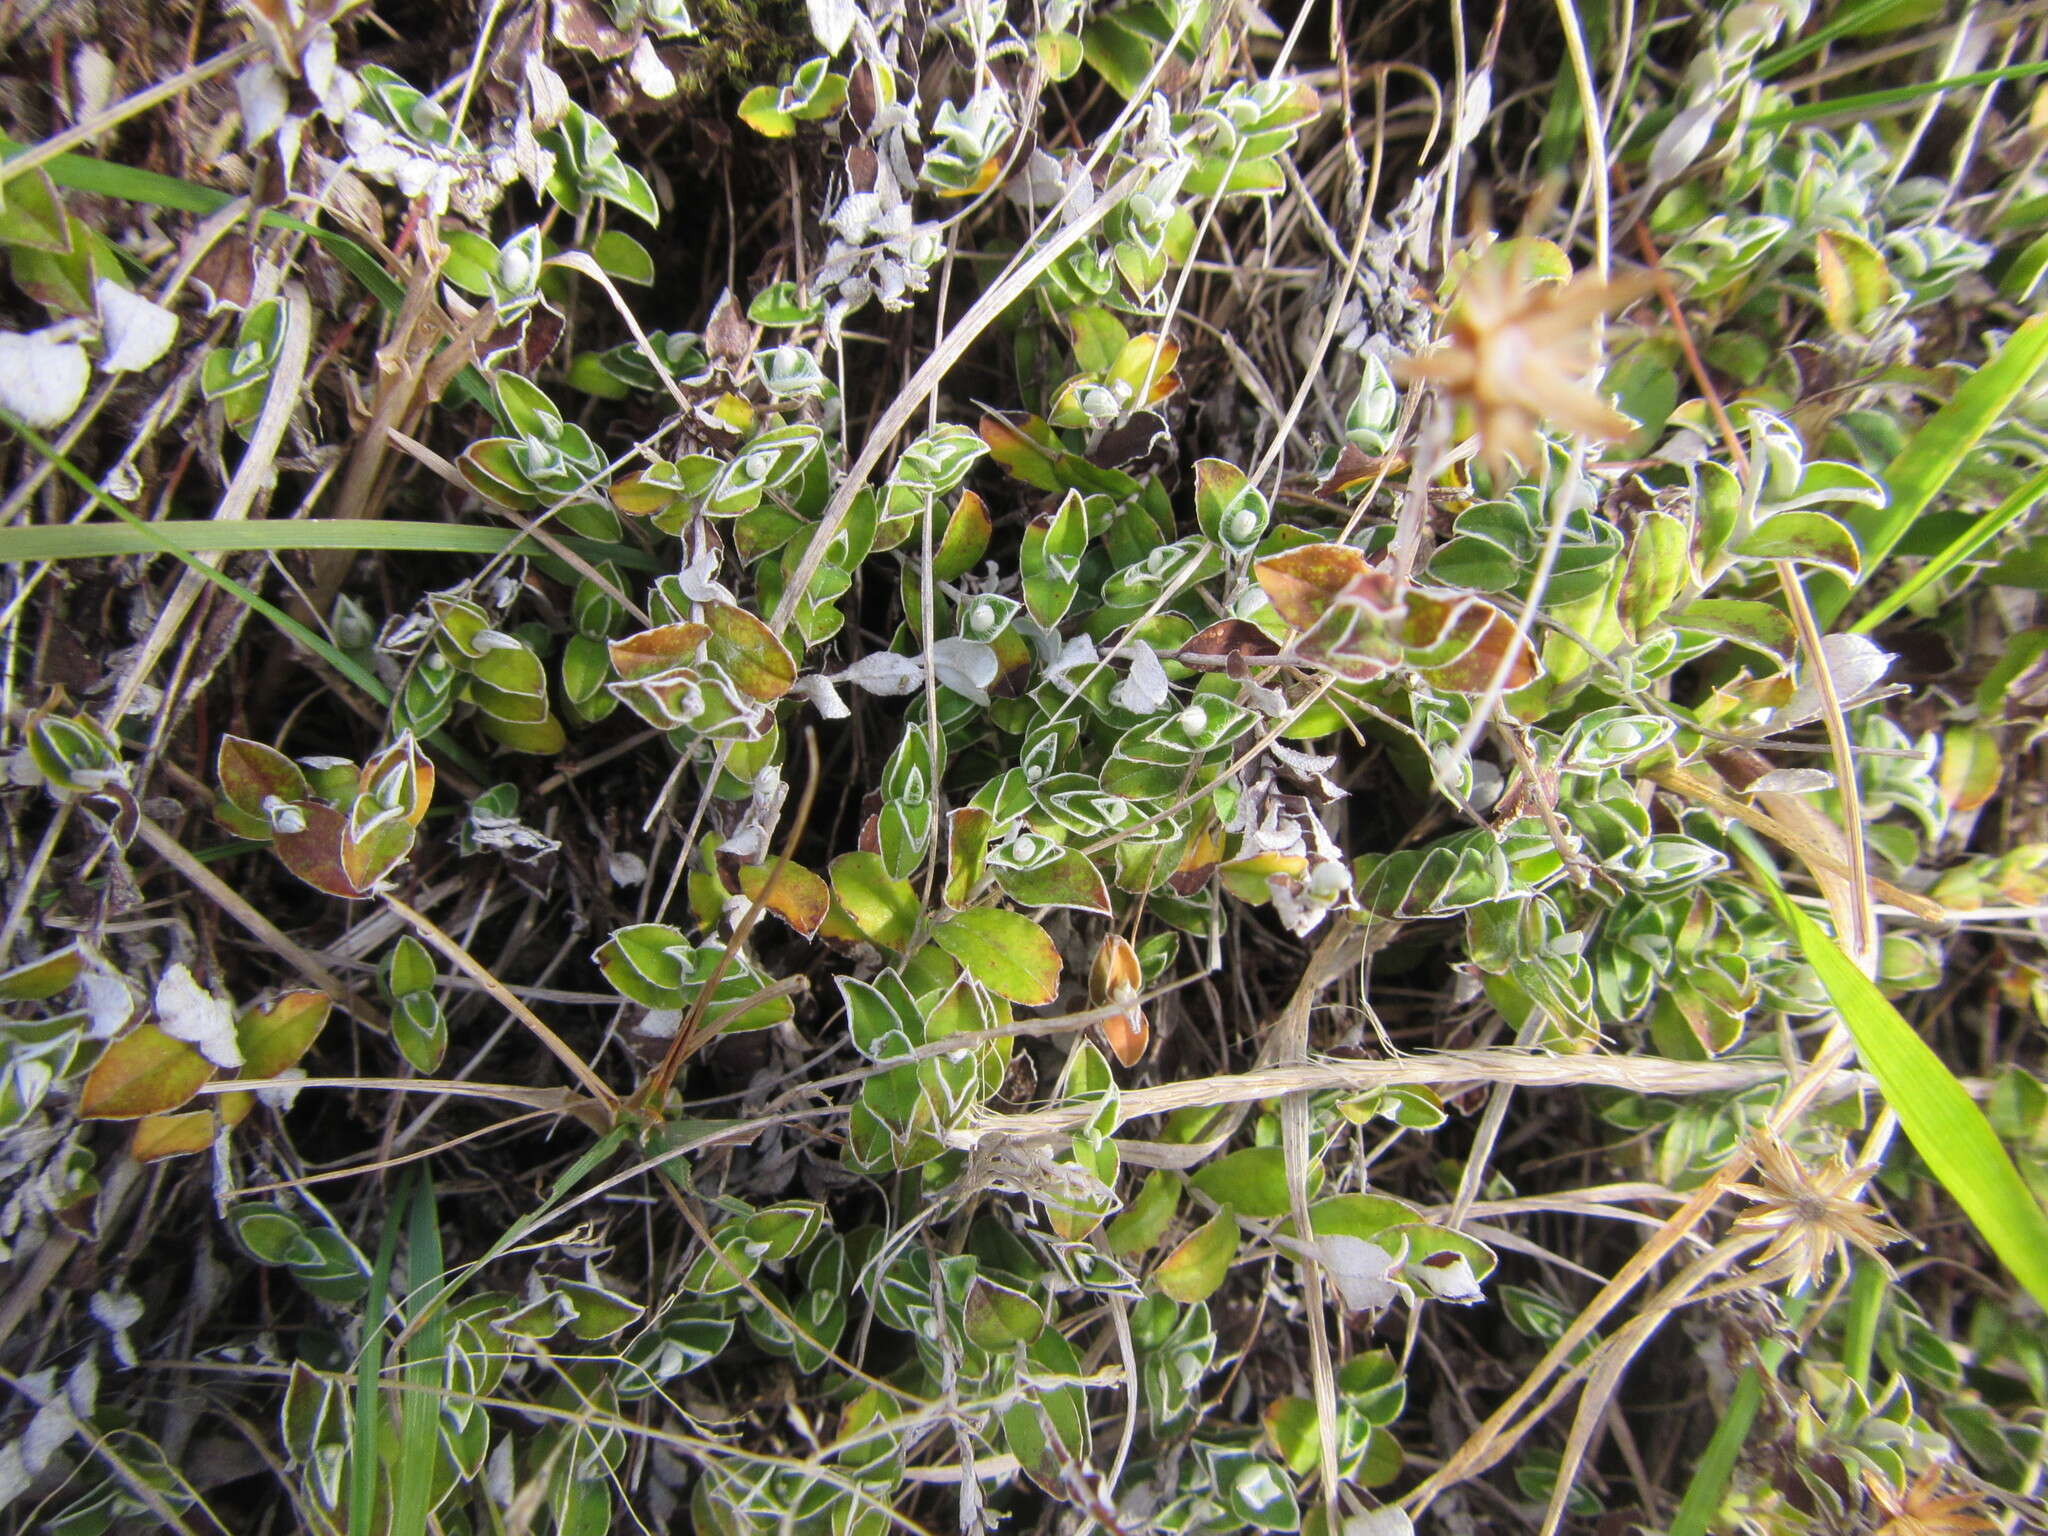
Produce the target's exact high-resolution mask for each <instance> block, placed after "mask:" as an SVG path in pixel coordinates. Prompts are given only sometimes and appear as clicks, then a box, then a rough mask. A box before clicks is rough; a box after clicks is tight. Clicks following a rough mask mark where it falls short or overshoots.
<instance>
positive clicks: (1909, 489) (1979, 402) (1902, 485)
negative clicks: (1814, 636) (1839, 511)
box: [1808, 315, 2048, 625]
mask: <svg viewBox="0 0 2048 1536" xmlns="http://www.w3.org/2000/svg"><path fill="white" fill-rule="evenodd" d="M2044 363H2048V315H2036V316H2034V317H2033V318H2032V319H2031V320H2029V321H2027V322H2026V324H2024V325H2022V326H2021V327H2020V328H2019V329H2018V330H2016V331H2014V332H2013V333H2012V334H2011V335H2010V336H2008V337H2007V338H2006V341H2005V345H2004V346H2002V347H2000V348H1999V349H1998V353H1997V355H1996V356H1994V357H1992V358H1991V359H1990V360H1989V361H1987V362H1986V363H1985V364H1984V366H1983V367H1981V368H1979V369H1978V370H1977V371H1976V372H1975V373H1973V374H1971V375H1970V376H1969V377H1968V378H1967V379H1965V380H1963V382H1962V384H1961V386H1960V387H1959V388H1958V389H1957V390H1956V392H1955V395H1954V396H1953V398H1951V399H1950V400H1949V401H1948V403H1947V404H1946V405H1944V406H1942V408H1941V409H1940V410H1938V411H1936V412H1935V413H1934V414H1933V415H1932V416H1930V417H1928V418H1927V420H1926V421H1924V422H1923V423H1921V425H1920V429H1919V430H1918V431H1917V432H1915V433H1914V434H1913V436H1912V439H1911V440H1910V441H1909V442H1908V443H1907V444H1906V446H1905V447H1904V448H1902V449H1901V450H1900V451H1899V456H1898V457H1897V458H1895V459H1893V460H1892V462H1891V467H1890V468H1889V469H1887V470H1886V471H1885V474H1884V481H1885V484H1886V486H1887V487H1889V488H1890V491H1891V499H1890V500H1889V502H1888V503H1887V504H1886V505H1884V506H1882V507H1865V508H1858V509H1857V510H1856V511H1854V512H1851V513H1849V514H1848V515H1847V516H1846V518H1845V521H1846V522H1847V523H1848V524H1849V527H1850V530H1851V531H1852V532H1853V533H1854V534H1855V535H1856V542H1857V543H1858V544H1859V545H1860V546H1862V550H1863V574H1862V575H1861V576H1860V577H1858V578H1857V584H1858V585H1859V586H1860V585H1862V584H1863V583H1865V582H1868V581H1869V580H1870V579H1871V577H1872V576H1873V575H1875V574H1876V573H1877V571H1878V570H1880V569H1881V568H1882V567H1883V565H1884V562H1885V560H1886V558H1887V557H1888V556H1889V555H1890V554H1891V552H1892V549H1893V547H1894V546H1895V545H1897V543H1898V542H1899V540H1900V538H1901V537H1902V536H1903V535H1904V534H1905V532H1906V530H1907V529H1908V528H1910V527H1911V526H1912V524H1913V520H1914V519H1915V518H1917V517H1919V516H1920V514H1921V513H1923V512H1925V511H1926V510H1927V509H1928V507H1929V506H1931V505H1932V504H1933V502H1934V499H1935V498H1936V497H1937V496H1939V495H1940V494H1941V492H1942V490H1943V489H1944V488H1945V487H1946V486H1947V485H1948V483H1949V481H1950V480H1951V479H1952V478H1953V477H1954V476H1955V472H1956V471H1957V470H1958V469H1959V468H1961V467H1962V463H1963V460H1964V459H1965V458H1967V457H1968V456H1969V454H1970V453H1971V451H1972V450H1973V449H1975V448H1976V446H1977V444H1978V442H1979V441H1980V440H1981V439H1982V438H1983V436H1984V434H1985V433H1986V432H1989V431H1990V430H1991V429H1992V428H1993V427H1994V426H1996V425H1997V424H1998V423H1999V421H2001V420H2002V419H2004V417H2005V415H2006V412H2007V411H2008V410H2009V409H2010V408H2011V405H2012V402H2013V401H2014V400H2015V399H2017V398H2018V397H2019V395H2020V393H2021V392H2022V391H2023V390H2025V389H2026V388H2027V386H2028V385H2029V384H2031V383H2032V382H2033V379H2034V376H2035V374H2037V373H2039V372H2040V371H2041V368H2042V365H2043V364H2044ZM1808 591H1809V594H1810V595H1811V597H1812V599H1813V607H1814V615H1815V617H1816V618H1818V619H1819V620H1820V622H1821V623H1822V624H1823V625H1827V624H1831V623H1833V622H1834V621H1835V619H1836V618H1837V617H1838V616H1839V615H1840V614H1841V611H1842V609H1843V607H1844V606H1845V605H1846V604H1847V603H1848V601H1849V594H1850V591H1851V588H1850V587H1849V585H1848V584H1847V583H1846V582H1844V581H1843V580H1842V579H1841V578H1840V577H1838V576H1834V575H1831V574H1828V573H1825V572H1821V573H1817V574H1816V575H1815V577H1814V578H1813V580H1812V581H1811V582H1810V584H1809V587H1808Z"/></svg>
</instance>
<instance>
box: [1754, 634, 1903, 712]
mask: <svg viewBox="0 0 2048 1536" xmlns="http://www.w3.org/2000/svg"><path fill="white" fill-rule="evenodd" d="M1820 649H1821V654H1822V655H1823V656H1825V657H1826V658H1827V665H1828V677H1829V679H1830V681H1832V682H1833V683H1834V685H1835V697H1836V698H1837V699H1838V700H1840V701H1841V705H1842V707H1843V708H1844V709H1847V708H1849V706H1850V705H1852V704H1854V703H1856V702H1857V701H1858V700H1860V699H1862V698H1864V697H1865V696H1866V695H1868V694H1869V693H1870V692H1871V691H1872V690H1873V689H1875V688H1876V687H1877V685H1878V684H1879V683H1881V682H1883V681H1884V675H1885V673H1887V672H1889V671H1890V670H1891V665H1892V663H1893V662H1894V661H1896V660H1897V659H1898V658H1897V657H1895V656H1893V655H1892V653H1891V652H1890V651H1888V650H1886V649H1885V648H1884V647H1883V646H1881V645H1879V644H1878V643H1877V642H1876V641H1875V640H1872V639H1871V638H1870V637H1869V636H1868V635H1839V634H1838V635H1826V636H1823V637H1822V639H1821V642H1820ZM1803 670H1804V672H1805V676H1803V677H1801V678H1800V680H1799V686H1798V687H1797V688H1795V689H1793V690H1792V700H1791V702H1790V703H1788V704H1787V705H1786V706H1785V712H1784V713H1783V714H1782V715H1781V716H1779V724H1780V725H1781V726H1792V725H1801V724H1804V723H1805V722H1806V721H1808V720H1817V719H1819V718H1820V711H1821V696H1820V688H1819V686H1818V684H1817V683H1816V682H1815V681H1814V677H1813V669H1812V667H1811V666H1808V667H1806V668H1805V669H1803Z"/></svg>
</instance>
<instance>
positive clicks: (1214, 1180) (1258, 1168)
mask: <svg viewBox="0 0 2048 1536" xmlns="http://www.w3.org/2000/svg"><path fill="white" fill-rule="evenodd" d="M1189 1182H1190V1183H1192V1184H1193V1185H1194V1186H1195V1188H1197V1189H1199V1190H1200V1191H1201V1192H1202V1193H1203V1194H1205V1195H1207V1196H1208V1197H1209V1198H1210V1199H1211V1200H1214V1201H1215V1202H1216V1203H1217V1204H1218V1205H1228V1206H1231V1207H1234V1208H1235V1209H1237V1210H1239V1211H1242V1212H1243V1213H1244V1214H1245V1215H1247V1216H1253V1217H1258V1218H1261V1219H1266V1220H1277V1219H1278V1218H1279V1217H1282V1216H1285V1215H1286V1214H1287V1213H1288V1211H1289V1210H1290V1209H1292V1205H1291V1203H1290V1201H1289V1200H1288V1197H1287V1159H1286V1157H1285V1155H1284V1154H1283V1153H1282V1152H1281V1150H1280V1149H1279V1148H1278V1147H1246V1148H1245V1149H1244V1150H1243V1151H1241V1152H1232V1153H1231V1154H1229V1155H1228V1156H1227V1157H1219V1158H1216V1159H1215V1160H1214V1161H1212V1162H1209V1163H1206V1164H1204V1165H1203V1166H1202V1167H1201V1168H1200V1169H1199V1170H1197V1171H1196V1172H1195V1173H1194V1174H1193V1175H1192V1177H1191V1178H1190V1180H1189Z"/></svg>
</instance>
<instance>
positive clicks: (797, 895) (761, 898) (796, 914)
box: [739, 863, 832, 939]
mask: <svg viewBox="0 0 2048 1536" xmlns="http://www.w3.org/2000/svg"><path fill="white" fill-rule="evenodd" d="M771 875H773V876H774V881H773V883H772V884H771V883H770V880H769V876H771ZM739 881H740V889H741V890H742V891H745V892H746V893H747V899H748V900H750V901H758V902H760V903H761V905H762V906H764V907H766V908H767V909H768V910H769V911H770V912H773V913H774V914H775V915H776V916H777V917H779V918H781V919H782V920H783V921H784V922H785V923H788V924H789V926H790V927H792V928H794V929H795V930H796V931H797V932H798V933H800V934H802V935H803V936H804V937H805V938H807V939H808V938H810V937H811V936H812V935H813V934H815V933H816V932H817V931H818V929H819V927H820V925H822V924H823V923H824V921H825V914H826V912H828V911H829V910H830V909H831V906H832V893H831V892H830V891H828V890H827V889H826V888H825V882H824V881H823V880H820V879H819V878H818V877H817V876H816V875H814V874H812V873H811V872H810V871H809V870H808V869H805V868H804V867H803V865H801V864H794V863H791V864H785V865H783V866H782V870H781V872H780V873H777V872H776V869H775V866H774V865H772V864H744V865H741V866H740V871H739Z"/></svg>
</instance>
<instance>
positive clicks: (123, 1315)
mask: <svg viewBox="0 0 2048 1536" xmlns="http://www.w3.org/2000/svg"><path fill="white" fill-rule="evenodd" d="M88 1306H89V1308H90V1310H91V1312H92V1315H93V1317H94V1318H95V1319H96V1320H97V1321H98V1322H99V1325H100V1326H101V1327H102V1328H104V1329H106V1330H107V1333H108V1335H109V1338H110V1340H111V1342H112V1344H113V1349H114V1358H115V1359H116V1360H119V1361H120V1362H121V1363H122V1364H123V1365H126V1366H133V1365H134V1364H135V1346H134V1345H133V1344H131V1343H130V1342H129V1341H128V1330H129V1329H130V1328H132V1327H134V1326H135V1325H136V1324H137V1323H139V1322H141V1321H142V1299H141V1298H140V1297H139V1296H137V1295H135V1294H134V1292H132V1291H117V1290H105V1291H96V1292H94V1293H93V1298H92V1300H91V1302H89V1303H88Z"/></svg>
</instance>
